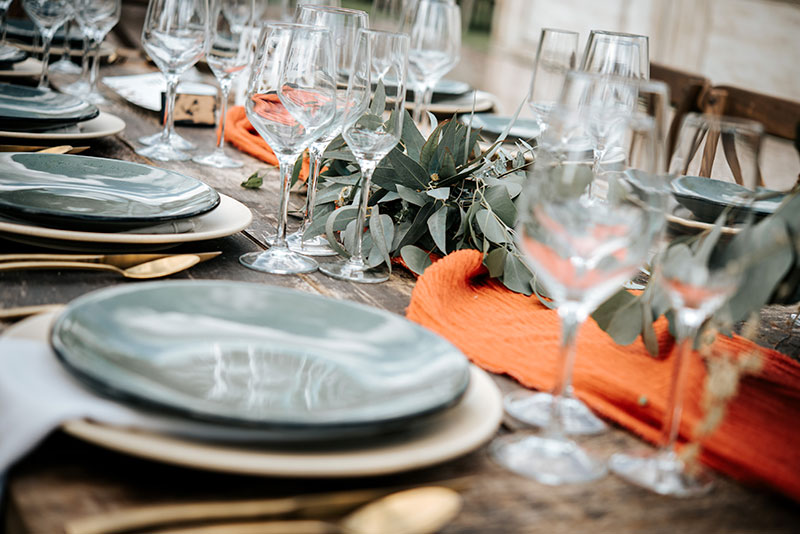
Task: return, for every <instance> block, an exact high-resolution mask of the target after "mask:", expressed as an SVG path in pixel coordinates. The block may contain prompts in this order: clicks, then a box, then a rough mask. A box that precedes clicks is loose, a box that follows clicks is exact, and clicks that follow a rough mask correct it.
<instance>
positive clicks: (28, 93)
mask: <svg viewBox="0 0 800 534" xmlns="http://www.w3.org/2000/svg"><path fill="white" fill-rule="evenodd" d="M99 114H100V110H99V109H97V106H95V105H94V104H92V103H90V102H86V101H85V100H82V99H80V98H78V97H75V96H72V95H65V94H61V93H56V92H55V91H50V90H47V89H38V88H35V87H27V86H24V85H16V84H10V83H0V120H2V122H3V126H4V129H6V130H15V131H25V130H32V129H37V128H38V129H45V128H49V127H52V128H57V127H60V126H64V125H66V124H75V123H77V122H81V121H87V120H89V119H93V118H95V117H97V116H98V115H99Z"/></svg>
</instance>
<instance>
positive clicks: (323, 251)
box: [286, 230, 338, 256]
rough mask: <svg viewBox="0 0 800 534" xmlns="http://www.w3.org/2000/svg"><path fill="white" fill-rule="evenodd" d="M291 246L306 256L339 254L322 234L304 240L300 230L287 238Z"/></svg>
mask: <svg viewBox="0 0 800 534" xmlns="http://www.w3.org/2000/svg"><path fill="white" fill-rule="evenodd" d="M286 242H287V243H288V244H289V248H290V249H291V250H293V251H295V252H298V253H300V254H305V255H306V256H337V255H338V253H337V252H336V251H335V250H333V249H332V248H331V244H330V243H328V240H327V239H326V238H325V237H324V236H321V235H318V236H316V237H312V238H311V239H306V240H303V234H302V233H301V231H300V230H298V231H296V232H295V233H293V234H291V235H290V236H288V237H287V238H286Z"/></svg>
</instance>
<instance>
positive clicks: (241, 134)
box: [225, 106, 308, 180]
mask: <svg viewBox="0 0 800 534" xmlns="http://www.w3.org/2000/svg"><path fill="white" fill-rule="evenodd" d="M225 140H226V141H228V142H229V143H230V144H232V145H233V146H235V147H236V148H238V149H239V150H241V151H242V152H244V153H245V154H250V155H251V156H253V157H255V158H258V159H260V160H261V161H265V162H267V163H269V164H270V165H275V166H277V165H278V158H277V157H276V156H275V153H274V152H273V151H272V149H271V148H270V147H269V145H268V144H267V142H266V141H264V139H263V138H262V137H261V136H260V135H259V134H258V132H257V131H256V129H255V128H253V125H252V124H250V121H249V120H248V119H247V115H246V114H245V110H244V107H243V106H233V107H232V108H230V110H228V116H227V118H226V119H225ZM306 176H308V157H307V156H303V168H302V169H301V170H300V179H301V180H305V179H306Z"/></svg>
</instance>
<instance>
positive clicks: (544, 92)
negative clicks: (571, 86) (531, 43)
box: [528, 28, 578, 132]
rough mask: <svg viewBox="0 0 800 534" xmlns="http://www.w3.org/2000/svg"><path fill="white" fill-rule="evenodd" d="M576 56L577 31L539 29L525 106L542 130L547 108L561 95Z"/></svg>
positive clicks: (544, 124)
mask: <svg viewBox="0 0 800 534" xmlns="http://www.w3.org/2000/svg"><path fill="white" fill-rule="evenodd" d="M577 57H578V32H572V31H567V30H557V29H554V28H543V29H542V34H541V36H540V37H539V47H538V48H537V50H536V62H535V63H534V65H533V77H532V78H531V87H530V90H529V91H528V106H529V107H530V109H531V112H533V116H534V119H535V120H536V122H537V124H538V125H539V129H540V130H541V131H542V132H543V131H544V130H545V129H546V128H547V122H546V121H545V119H546V117H547V114H548V113H549V111H550V108H552V107H553V104H555V103H556V102H558V99H559V97H560V96H561V90H562V89H563V88H564V79H565V78H566V76H567V72H568V71H571V70H573V69H575V67H576V64H577Z"/></svg>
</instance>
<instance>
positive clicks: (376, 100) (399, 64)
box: [320, 29, 409, 284]
mask: <svg viewBox="0 0 800 534" xmlns="http://www.w3.org/2000/svg"><path fill="white" fill-rule="evenodd" d="M408 50H409V38H408V36H407V35H405V34H401V33H392V32H385V31H381V30H363V29H362V30H360V32H359V35H358V45H357V47H356V54H355V57H354V59H353V69H352V72H351V73H350V78H349V80H348V83H347V95H346V97H345V104H344V105H345V116H344V129H343V131H342V136H343V137H344V140H345V141H346V142H347V145H348V146H349V147H350V151H351V152H352V153H353V155H354V156H355V158H356V160H357V161H358V165H359V167H361V193H360V197H359V206H358V216H357V218H356V221H355V227H354V231H355V236H354V239H353V241H354V244H355V245H354V246H355V251H354V252H353V255H352V256H350V258H349V259H347V260H339V261H334V262H329V263H325V264H322V265H320V271H322V272H323V273H325V274H327V275H328V276H332V277H333V278H338V279H340V280H350V281H351V282H361V283H367V284H375V283H379V282H384V281H386V280H388V279H389V274H388V271H387V270H386V269H381V268H378V269H370V268H369V266H368V265H367V264H366V262H365V261H364V256H363V254H362V250H361V247H362V239H361V236H362V233H363V231H364V223H365V221H366V213H367V205H368V203H369V192H370V184H371V181H372V173H373V172H375V168H376V167H377V166H378V163H380V161H381V160H382V159H383V158H384V157H385V156H386V155H387V154H388V153H389V151H390V150H392V149H393V148H394V147H395V145H397V143H398V142H399V141H400V134H401V133H402V131H403V115H404V114H405V111H404V108H403V105H404V103H405V102H404V101H405V94H406V66H407V63H408ZM388 85H391V86H393V87H397V93H396V96H395V98H393V99H391V100H389V101H387V102H386V104H385V105H384V104H382V103H381V100H382V96H383V95H385V88H386V86H388Z"/></svg>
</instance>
